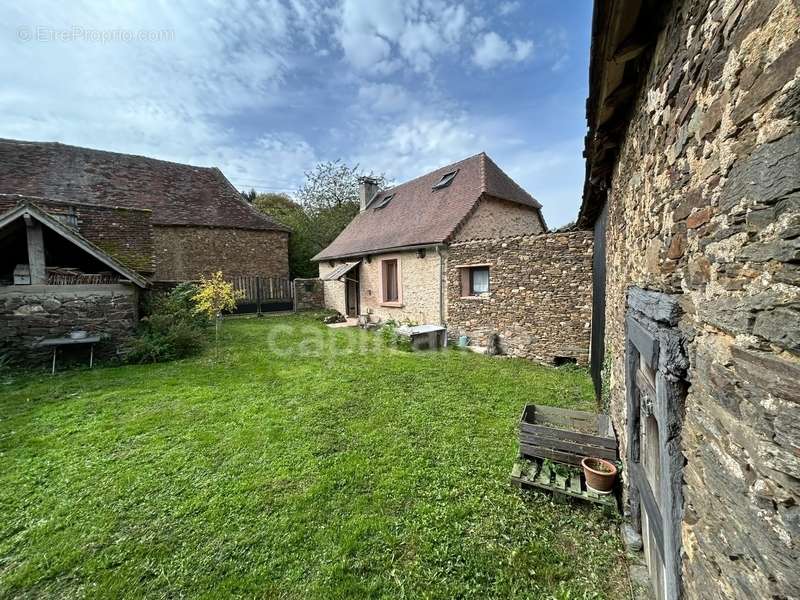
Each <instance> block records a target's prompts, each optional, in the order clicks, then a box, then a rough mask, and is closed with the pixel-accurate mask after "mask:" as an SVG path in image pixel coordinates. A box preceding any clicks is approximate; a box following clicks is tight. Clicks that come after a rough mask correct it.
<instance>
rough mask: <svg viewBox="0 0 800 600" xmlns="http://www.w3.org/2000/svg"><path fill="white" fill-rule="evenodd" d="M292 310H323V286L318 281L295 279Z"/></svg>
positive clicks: (320, 281)
mask: <svg viewBox="0 0 800 600" xmlns="http://www.w3.org/2000/svg"><path fill="white" fill-rule="evenodd" d="M292 283H293V285H294V309H295V310H319V309H322V308H325V286H324V282H323V281H322V280H320V279H300V278H298V279H295V280H294V281H293V282H292Z"/></svg>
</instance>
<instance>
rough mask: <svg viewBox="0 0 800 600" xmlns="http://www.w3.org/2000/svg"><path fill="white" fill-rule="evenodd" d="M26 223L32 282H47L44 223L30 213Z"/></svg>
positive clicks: (26, 217) (26, 216)
mask: <svg viewBox="0 0 800 600" xmlns="http://www.w3.org/2000/svg"><path fill="white" fill-rule="evenodd" d="M25 224H26V231H27V236H28V269H29V270H30V271H29V272H30V277H31V283H32V284H37V283H47V268H46V267H45V258H44V236H43V235H42V225H41V223H39V221H37V220H35V219H33V218H31V216H30V215H25Z"/></svg>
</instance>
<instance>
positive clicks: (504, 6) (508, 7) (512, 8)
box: [497, 2, 520, 16]
mask: <svg viewBox="0 0 800 600" xmlns="http://www.w3.org/2000/svg"><path fill="white" fill-rule="evenodd" d="M519 7H520V3H519V2H501V3H500V6H499V7H498V9H497V12H499V13H500V14H501V15H503V16H507V15H510V14H511V13H513V12H516V11H517V10H519Z"/></svg>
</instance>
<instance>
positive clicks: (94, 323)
mask: <svg viewBox="0 0 800 600" xmlns="http://www.w3.org/2000/svg"><path fill="white" fill-rule="evenodd" d="M137 311H138V289H137V288H135V287H133V286H131V285H122V284H115V285H91V286H88V285H62V286H53V285H26V286H7V287H0V352H2V353H5V352H8V353H9V354H10V355H11V356H12V357H15V358H17V359H18V360H22V359H23V358H24V359H25V360H26V364H30V362H34V363H45V362H47V361H48V360H50V358H51V357H52V349H49V348H41V349H34V348H33V346H34V344H35V343H36V342H38V341H39V340H41V339H42V338H45V337H61V336H64V335H66V334H68V333H69V332H70V331H72V330H75V329H84V330H86V331H88V332H89V334H90V335H101V336H103V337H104V338H105V339H104V340H103V341H101V342H100V343H99V344H97V346H96V347H95V356H97V357H101V358H111V357H114V356H116V355H117V354H118V352H119V351H120V349H121V347H122V346H124V344H125V342H127V341H128V340H129V339H130V338H131V336H132V335H133V332H134V330H135V327H136V322H137V318H138V313H137ZM65 351H69V352H71V350H65Z"/></svg>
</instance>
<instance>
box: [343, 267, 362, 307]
mask: <svg viewBox="0 0 800 600" xmlns="http://www.w3.org/2000/svg"><path fill="white" fill-rule="evenodd" d="M359 283H360V282H359V269H358V268H356V269H352V270H351V271H350V272H349V273H348V274H347V277H346V279H345V299H346V302H345V304H346V310H347V316H348V317H351V318H356V317H358V315H359V312H360V309H361V300H360V285H359Z"/></svg>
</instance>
